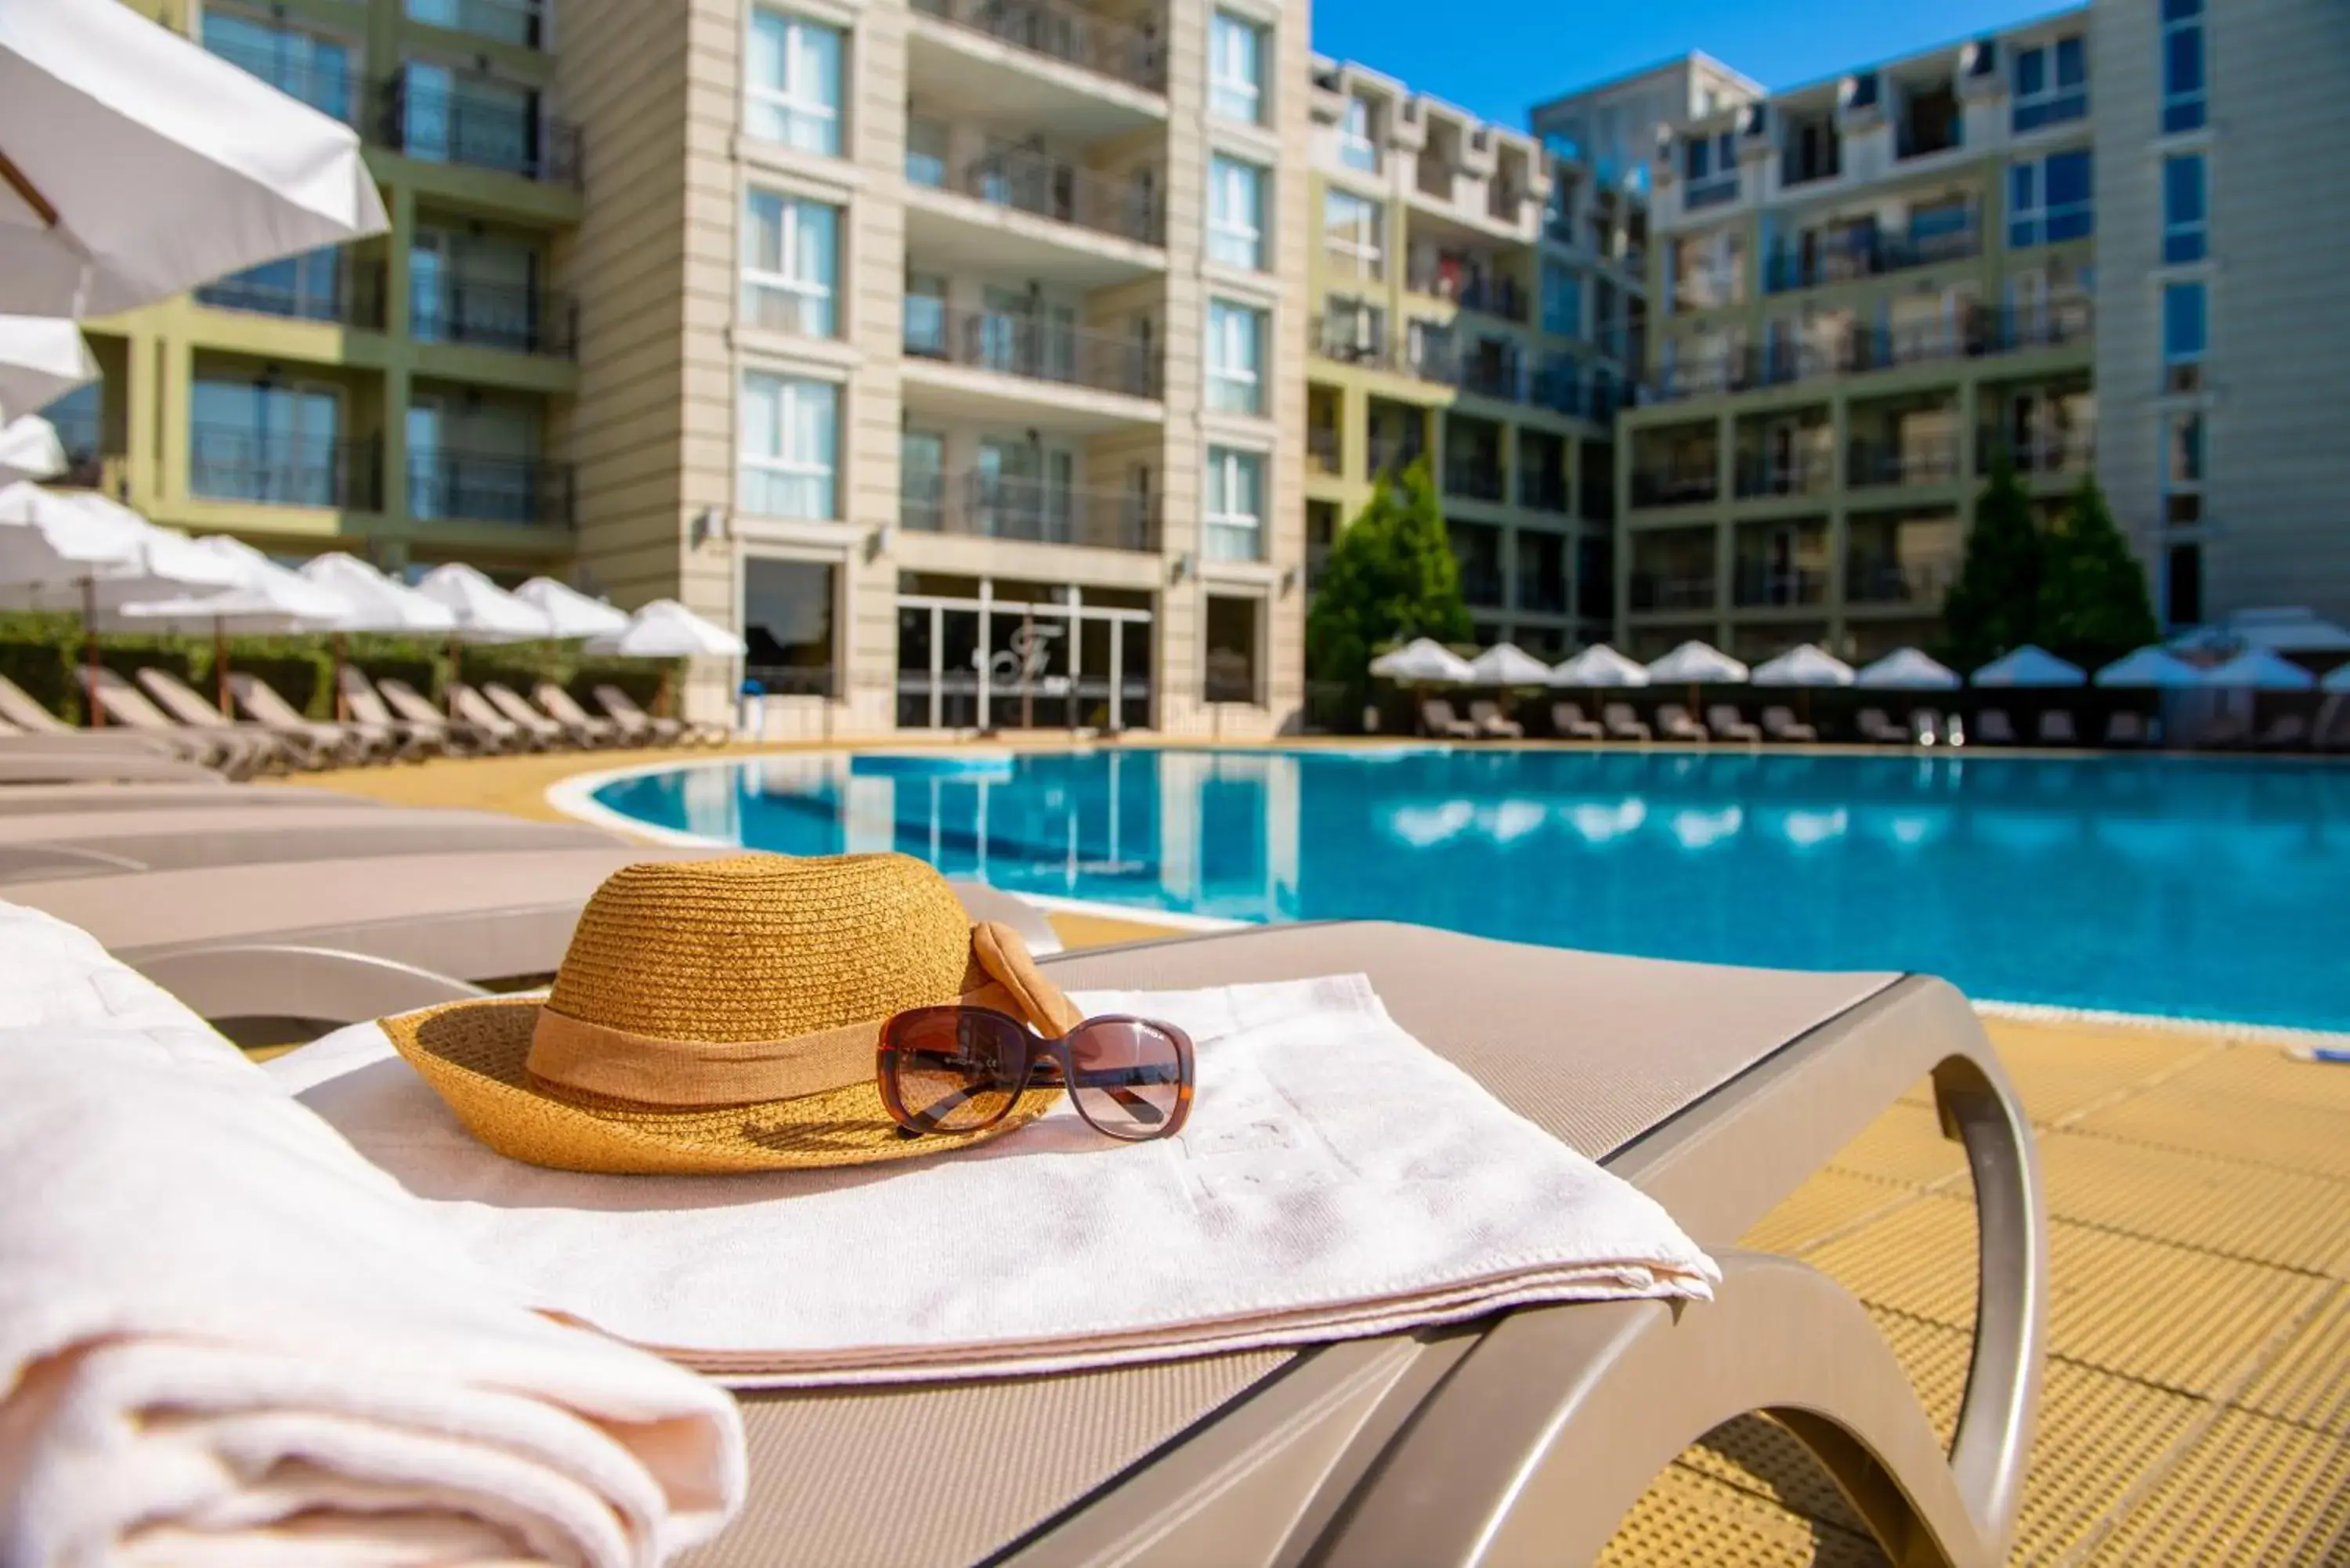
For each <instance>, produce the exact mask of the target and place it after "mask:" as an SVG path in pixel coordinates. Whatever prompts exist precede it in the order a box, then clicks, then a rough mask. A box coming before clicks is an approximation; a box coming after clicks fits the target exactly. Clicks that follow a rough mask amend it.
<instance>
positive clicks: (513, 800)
mask: <svg viewBox="0 0 2350 1568" xmlns="http://www.w3.org/2000/svg"><path fill="white" fill-rule="evenodd" d="M668 755H669V756H670V757H671V758H672V759H673V758H674V756H675V753H668ZM659 756H660V753H608V754H604V755H601V756H597V757H593V758H581V757H577V756H569V757H523V758H510V759H509V758H500V759H489V760H484V761H479V762H468V763H428V764H426V765H424V766H422V767H414V768H400V769H376V770H372V771H369V772H363V773H354V774H338V775H327V776H324V777H316V778H308V779H304V780H302V781H300V782H302V783H303V784H314V785H323V786H324V787H327V788H334V789H347V790H350V791H352V792H354V793H359V794H370V795H376V796H380V797H381V798H384V799H387V800H396V801H400V802H402V803H406V804H414V805H468V806H475V807H485V808H489V809H494V810H504V811H511V812H514V813H515V814H517V815H529V816H547V815H553V813H552V812H551V811H550V810H549V808H548V807H547V806H546V804H545V802H544V799H543V795H544V793H545V791H546V787H547V785H548V784H552V783H554V782H555V781H556V779H558V778H561V777H563V776H565V775H567V774H572V773H577V772H581V771H584V770H587V769H589V768H604V767H619V766H626V765H629V763H634V762H639V761H651V760H658V758H659ZM1055 925H1056V926H1057V927H1059V928H1060V929H1061V932H1062V935H1063V938H1064V940H1068V941H1069V942H1071V943H1072V945H1083V944H1086V943H1088V942H1100V941H1113V940H1131V939H1133V938H1136V937H1139V936H1144V935H1152V934H1157V933H1156V932H1155V931H1153V930H1152V929H1151V928H1149V927H1147V926H1142V925H1139V924H1136V923H1133V922H1128V921H1120V920H1106V921H1089V920H1087V919H1086V918H1084V917H1074V918H1068V917H1058V916H1056V917H1055ZM1990 1030H1991V1037H1992V1039H1993V1040H1994V1041H1995V1042H1996V1043H1997V1044H1998V1046H1999V1051H2000V1055H2001V1057H2002V1060H2003V1061H2004V1062H2005V1063H2006V1064H2007V1067H2008V1071H2009V1073H2010V1075H2012V1077H2013V1079H2014V1080H2015V1083H2016V1085H2017V1087H2018V1089H2019V1090H2020V1091H2021V1092H2022V1096H2023V1100H2024V1104H2025V1106H2026V1107H2027V1108H2028V1109H2029V1111H2030V1112H2031V1115H2032V1118H2033V1124H2034V1126H2035V1127H2037V1128H2038V1130H2039V1137H2040V1152H2041V1162H2042V1170H2043V1179H2044V1180H2045V1183H2046V1187H2047V1193H2048V1209H2049V1215H2050V1219H2051V1221H2052V1240H2051V1253H2052V1257H2053V1262H2054V1293H2053V1298H2052V1311H2051V1319H2052V1323H2051V1329H2052V1332H2051V1340H2052V1352H2053V1354H2052V1359H2051V1361H2050V1364H2049V1367H2048V1376H2047V1383H2046V1390H2045V1393H2044V1395H2043V1402H2042V1413H2041V1424H2040V1435H2039V1439H2038V1441H2037V1443H2036V1444H2035V1446H2034V1448H2033V1463H2032V1473H2031V1479H2030V1483H2029V1485H2028V1487H2027V1490H2026V1494H2025V1499H2024V1509H2023V1521H2022V1530H2021V1532H2020V1534H2019V1538H2018V1543H2017V1548H2016V1560H2017V1561H2018V1562H2022V1563H2051V1564H2054V1563H2096V1564H2101V1565H2103V1564H2116V1565H2118V1564H2132V1565H2136V1564H2168V1563H2191V1564H2202V1563H2213V1564H2230V1565H2233V1564H2259V1565H2262V1568H2266V1565H2268V1564H2272V1563H2273V1564H2305V1565H2310V1568H2319V1565H2324V1568H2350V1067H2341V1066H2315V1065H2309V1064H2302V1063H2297V1062H2293V1061H2291V1060H2289V1059H2287V1058H2286V1057H2285V1056H2284V1055H2283V1054H2282V1053H2281V1052H2280V1051H2279V1050H2278V1049H2277V1048H2276V1047H2275V1046H2274V1045H2272V1044H2257V1043H2248V1042H2243V1041H2236V1040H2230V1039H2227V1038H2224V1037H2220V1036H2217V1035H2209V1034H2193V1033H2179V1032H2176V1031H2170V1030H2158V1029H2151V1028H2148V1029H2137V1028H2128V1027H2095V1026H2088V1025H2078V1024H2065V1025H2055V1024H2045V1023H2012V1022H2007V1021H2002V1020H1993V1021H1992V1022H1991V1024H1990ZM1931 1106H1932V1096H1931V1092H1930V1090H1929V1087H1928V1086H1927V1085H1924V1084H1920V1085H1918V1086H1917V1087H1916V1088H1914V1089H1912V1090H1911V1091H1910V1092H1909V1093H1908V1095H1906V1096H1903V1100H1902V1103H1900V1104H1899V1105H1897V1106H1894V1107H1893V1108H1892V1109H1890V1110H1888V1111H1887V1113H1886V1114H1885V1115H1884V1116H1882V1117H1880V1118H1879V1119H1878V1120H1877V1122H1876V1124H1875V1125H1873V1126H1872V1127H1869V1129H1868V1130H1867V1131H1866V1132H1865V1133H1863V1134H1862V1135H1861V1137H1859V1138H1857V1139H1856V1140H1855V1141H1854V1142H1853V1143H1852V1145H1851V1146H1850V1147H1847V1148H1846V1149H1845V1150H1844V1151H1843V1153H1842V1154H1841V1155H1839V1156H1838V1157H1837V1158H1836V1159H1835V1162H1834V1163H1833V1164H1832V1165H1831V1166H1830V1167H1829V1168H1827V1169H1826V1170H1824V1171H1822V1172H1821V1173H1820V1174H1819V1175H1818V1176H1816V1177H1814V1179H1812V1180H1811V1181H1810V1182H1809V1183H1807V1184H1806V1185H1805V1186H1804V1188H1802V1189H1800V1190H1798V1191H1797V1192H1796V1193H1795V1194H1794V1196H1792V1197H1791V1198H1789V1199H1787V1201H1786V1202H1784V1203H1783V1204H1782V1205H1780V1207H1779V1208H1778V1209H1777V1210H1773V1212H1772V1213H1771V1214H1770V1215H1769V1216H1768V1217H1766V1218H1765V1219H1764V1220H1763V1222H1762V1223H1761V1224H1760V1225H1758V1226H1756V1227H1755V1229H1754V1231H1753V1232H1752V1235H1750V1236H1749V1237H1748V1238H1747V1244H1748V1245H1750V1246H1752V1247H1756V1248H1760V1249H1763V1250H1767V1251H1778V1252H1784V1253H1789V1254H1792V1255H1794V1256H1797V1257H1801V1258H1804V1259H1806V1260H1808V1261H1810V1262H1813V1263H1814V1264H1815V1265H1816V1266H1818V1267H1819V1268H1821V1269H1824V1270H1825V1271H1826V1272H1828V1273H1830V1274H1831V1275H1833V1276H1835V1278H1836V1279H1838V1280H1840V1281H1842V1282H1844V1283H1845V1284H1846V1285H1847V1286H1848V1287H1850V1288H1851V1289H1852V1290H1853V1292H1854V1293H1856V1294H1857V1295H1858V1296H1859V1297H1860V1298H1861V1300H1862V1301H1863V1302H1865V1303H1867V1305H1868V1307H1869V1309H1870V1311H1871V1313H1872V1314H1874V1315H1875V1317H1876V1318H1877V1323H1878V1324H1879V1326H1880V1327H1881V1328H1882V1329H1883V1330H1884V1331H1885V1334H1886V1335H1887V1339H1888V1340H1889V1341H1890V1342H1891V1344H1892V1345H1893V1346H1894V1348H1895V1349H1896V1350H1897V1351H1898V1353H1899V1355H1900V1357H1901V1360H1902V1363H1903V1365H1904V1366H1907V1367H1908V1369H1909V1373H1910V1376H1911V1377H1912V1378H1913V1379H1914V1380H1915V1381H1916V1383H1917V1385H1918V1390H1919V1393H1920V1394H1921V1396H1922V1397H1923V1398H1924V1402H1925V1405H1926V1407H1927V1409H1928V1411H1929V1413H1930V1414H1931V1415H1932V1417H1933V1418H1934V1420H1935V1422H1936V1424H1937V1425H1938V1426H1939V1428H1940V1429H1941V1431H1942V1432H1943V1434H1944V1435H1945V1437H1947V1436H1948V1435H1949V1433H1950V1429H1951V1428H1952V1426H1953V1424H1954V1423H1955V1421H1956V1419H1957V1413H1958V1406H1959V1399H1960V1393H1961V1390H1962V1383H1963V1379H1964V1376H1965V1371H1966V1363H1967V1353H1968V1347H1969V1345H1970V1338H1971V1333H1972V1325H1973V1317H1974V1290H1975V1285H1974V1255H1975V1254H1974V1234H1973V1218H1972V1208H1971V1205H1970V1203H1969V1202H1968V1201H1967V1199H1968V1190H1967V1180H1968V1178H1967V1174H1966V1166H1965V1161H1964V1159H1963V1158H1962V1157H1961V1156H1960V1152H1959V1150H1958V1147H1957V1146H1956V1145H1954V1144H1950V1143H1949V1142H1946V1141H1944V1140H1943V1139H1942V1137H1941V1136H1940V1133H1939V1128H1938V1127H1937V1124H1936V1120H1935V1117H1934V1115H1933V1113H1932V1110H1931ZM1882 1561H1883V1559H1882V1557H1881V1556H1880V1555H1879V1553H1878V1552H1877V1549H1876V1547H1875V1545H1874V1544H1873V1543H1872V1542H1870V1541H1869V1539H1868V1538H1867V1536H1866V1534H1865V1533H1864V1532H1862V1530H1861V1527H1860V1524H1859V1522H1858V1521H1857V1519H1856V1517H1855V1516H1854V1515H1853V1514H1852V1513H1851V1511H1849V1510H1847V1509H1846V1507H1845V1506H1844V1504H1843V1502H1842V1501H1841V1500H1840V1499H1839V1498H1838V1497H1837V1495H1836V1493H1835V1490H1834V1488H1833V1487H1832V1486H1830V1485H1829V1483H1828V1482H1827V1480H1825V1476H1824V1475H1823V1474H1822V1473H1821V1472H1820V1471H1819V1470H1818V1469H1816V1468H1815V1467H1814V1465H1813V1464H1812V1463H1811V1461H1810V1460H1809V1459H1807V1458H1806V1457H1805V1456H1804V1453H1803V1451H1802V1450H1801V1449H1798V1448H1797V1447H1796V1445H1795V1444H1794V1441H1793V1439H1792V1438H1789V1437H1788V1436H1787V1435H1786V1434H1785V1433H1784V1432H1783V1431H1782V1430H1780V1429H1779V1428H1776V1427H1774V1426H1773V1425H1772V1424H1771V1423H1770V1422H1769V1421H1767V1420H1765V1419H1763V1418H1761V1417H1751V1418H1748V1419H1745V1420H1741V1421H1736V1422H1732V1423H1731V1424H1730V1425H1728V1426H1726V1427H1723V1428H1720V1429H1719V1430H1717V1431H1715V1432H1713V1433H1712V1434H1711V1435H1710V1436H1709V1437H1708V1438H1707V1439H1706V1440H1705V1442H1704V1443H1703V1444H1701V1445H1700V1446H1699V1447H1697V1448H1694V1449H1690V1451H1689V1452H1688V1453H1686V1454H1684V1455H1683V1456H1682V1457H1681V1459H1680V1460H1679V1462H1678V1463H1676V1464H1675V1465H1674V1466H1673V1467H1672V1469H1670V1470H1669V1472H1668V1473H1667V1474H1666V1476H1665V1477H1664V1478H1663V1479H1661V1480H1659V1483H1658V1484H1657V1485H1656V1486H1655V1487H1654V1488H1652V1489H1651V1490H1650V1491H1649V1492H1648V1496H1647V1497H1645V1498H1644V1499H1643V1500H1642V1501H1640V1503H1639V1504H1638V1506H1637V1507H1636V1508H1635V1509H1634V1511H1632V1513H1631V1514H1630V1515H1629V1516H1627V1519H1626V1521H1625V1523H1624V1527H1623V1528H1622V1529H1621V1530H1620V1531H1619V1532H1617V1538H1616V1540H1615V1542H1613V1543H1612V1544H1611V1546H1610V1548H1609V1551H1608V1552H1607V1562H1609V1563H1625V1564H1629V1563H1658V1564H1667V1563H1669V1564H1683V1563H1689V1564H1721V1565H1723V1568H1731V1565H1737V1568H1744V1565H1746V1564H1779V1563H1788V1564H1794V1563H1823V1564H1837V1565H1840V1564H1847V1563H1852V1564H1859V1563H1880V1562H1882Z"/></svg>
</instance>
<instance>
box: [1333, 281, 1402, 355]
mask: <svg viewBox="0 0 2350 1568" xmlns="http://www.w3.org/2000/svg"><path fill="white" fill-rule="evenodd" d="M1387 340H1388V313H1387V312H1386V311H1385V310H1384V309H1382V308H1380V307H1379V306H1377V305H1374V304H1372V303H1371V302H1369V301H1368V300H1362V299H1349V298H1344V297H1341V296H1337V295H1332V296H1330V297H1329V298H1328V299H1327V300H1326V301H1325V302H1324V303H1323V306H1322V341H1321V346H1320V347H1321V354H1322V357H1323V358H1325V359H1336V360H1338V361H1339V362H1341V363H1343V364H1370V363H1373V362H1374V361H1376V360H1377V359H1378V358H1379V356H1380V353H1381V351H1382V350H1383V349H1384V348H1385V347H1386V344H1387Z"/></svg>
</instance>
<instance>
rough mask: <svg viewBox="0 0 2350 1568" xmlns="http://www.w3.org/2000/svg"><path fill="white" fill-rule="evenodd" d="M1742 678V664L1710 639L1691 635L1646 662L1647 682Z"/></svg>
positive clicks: (1680, 683)
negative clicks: (1708, 641)
mask: <svg viewBox="0 0 2350 1568" xmlns="http://www.w3.org/2000/svg"><path fill="white" fill-rule="evenodd" d="M1745 679H1746V666H1744V665H1743V664H1741V663H1739V662H1738V660H1736V659H1732V658H1731V657H1730V655H1728V654H1726V653H1724V652H1722V651H1721V649H1718V648H1716V647H1714V646H1713V645H1712V644H1711V643H1706V642H1698V641H1696V640H1694V639H1692V640H1690V641H1689V642H1684V643H1682V644H1681V645H1680V646H1679V648H1676V649H1673V650H1672V651H1671V652H1670V653H1668V654H1666V655H1665V656H1664V657H1663V658H1662V659H1658V660H1657V661H1656V662H1655V663H1653V664H1651V665H1649V666H1648V684H1649V685H1651V686H1687V685H1692V684H1694V685H1699V686H1711V685H1725V684H1731V683H1734V682H1738V681H1742V680H1745Z"/></svg>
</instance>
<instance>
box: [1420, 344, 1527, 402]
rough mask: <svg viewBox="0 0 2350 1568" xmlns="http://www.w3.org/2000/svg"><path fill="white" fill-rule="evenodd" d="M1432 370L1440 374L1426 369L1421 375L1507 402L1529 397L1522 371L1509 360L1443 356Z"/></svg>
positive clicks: (1433, 363)
mask: <svg viewBox="0 0 2350 1568" xmlns="http://www.w3.org/2000/svg"><path fill="white" fill-rule="evenodd" d="M1430 369H1433V370H1436V371H1438V372H1440V374H1436V375H1430V374H1429V373H1428V371H1427V370H1423V371H1422V372H1421V375H1422V377H1423V378H1424V379H1428V380H1443V381H1445V382H1446V383H1447V384H1448V385H1450V386H1454V387H1458V388H1460V389H1461V390H1462V391H1464V392H1471V393H1474V394H1475V395H1476V396H1478V397H1481V398H1493V399H1497V400H1500V401H1503V402H1505V403H1523V402H1524V401H1525V400H1526V390H1527V382H1526V379H1525V377H1524V376H1523V375H1522V374H1520V371H1519V367H1518V366H1517V365H1515V364H1514V363H1513V362H1511V361H1510V360H1507V359H1487V358H1481V357H1479V356H1477V355H1473V354H1472V355H1471V356H1469V358H1467V359H1465V360H1463V359H1459V358H1452V359H1451V360H1450V361H1449V362H1448V360H1447V359H1446V358H1437V359H1435V360H1434V361H1433V362H1432V364H1431V365H1430Z"/></svg>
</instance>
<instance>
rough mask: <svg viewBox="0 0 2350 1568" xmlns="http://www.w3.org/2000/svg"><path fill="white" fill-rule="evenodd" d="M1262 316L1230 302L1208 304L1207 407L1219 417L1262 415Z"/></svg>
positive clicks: (1214, 300)
mask: <svg viewBox="0 0 2350 1568" xmlns="http://www.w3.org/2000/svg"><path fill="white" fill-rule="evenodd" d="M1264 337H1265V332H1264V312H1263V311H1262V310H1252V309H1250V308H1249V307H1248V306H1245V305H1234V304H1232V302H1231V301H1230V300H1224V299H1211V300H1210V301H1209V302H1208V407H1210V408H1211V409H1214V410H1217V411H1218V412H1220V413H1227V414H1261V413H1263V412H1264V376H1263V370H1264Z"/></svg>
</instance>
